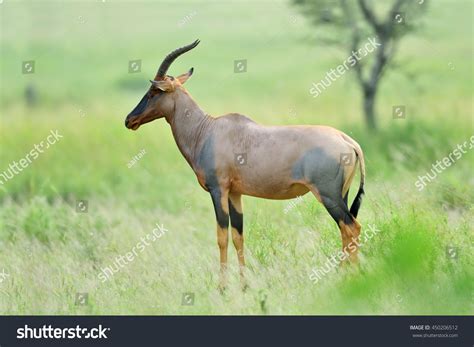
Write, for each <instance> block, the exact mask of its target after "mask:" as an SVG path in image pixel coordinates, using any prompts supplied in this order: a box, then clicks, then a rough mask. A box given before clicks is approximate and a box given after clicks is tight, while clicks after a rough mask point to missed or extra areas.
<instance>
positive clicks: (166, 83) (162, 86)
mask: <svg viewBox="0 0 474 347" xmlns="http://www.w3.org/2000/svg"><path fill="white" fill-rule="evenodd" d="M150 82H151V84H152V85H153V87H155V88H157V89H159V90H162V91H164V92H169V91H172V90H174V88H173V83H172V82H171V81H170V80H168V79H165V80H159V81H152V80H150Z"/></svg>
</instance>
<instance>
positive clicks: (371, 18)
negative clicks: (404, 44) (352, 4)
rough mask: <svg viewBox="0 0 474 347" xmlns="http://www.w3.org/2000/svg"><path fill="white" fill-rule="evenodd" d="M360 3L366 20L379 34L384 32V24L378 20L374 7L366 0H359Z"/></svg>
mask: <svg viewBox="0 0 474 347" xmlns="http://www.w3.org/2000/svg"><path fill="white" fill-rule="evenodd" d="M358 3H359V7H360V9H361V11H362V14H363V15H364V18H365V20H366V21H367V22H368V23H369V24H370V25H371V26H372V27H373V28H374V30H375V32H376V33H377V34H382V33H383V26H382V25H381V24H380V23H379V22H378V20H377V18H376V17H375V13H374V12H373V11H372V9H371V8H370V7H369V6H368V5H367V3H366V2H365V0H359V1H358Z"/></svg>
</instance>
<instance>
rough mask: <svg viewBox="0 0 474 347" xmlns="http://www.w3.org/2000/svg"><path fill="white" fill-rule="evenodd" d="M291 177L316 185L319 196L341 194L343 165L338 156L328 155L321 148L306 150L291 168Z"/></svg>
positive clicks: (332, 196) (331, 196)
mask: <svg viewBox="0 0 474 347" xmlns="http://www.w3.org/2000/svg"><path fill="white" fill-rule="evenodd" d="M292 177H293V178H294V179H296V180H303V181H306V182H308V183H310V184H312V185H313V186H315V187H316V189H317V190H318V192H319V194H320V195H321V197H323V196H328V197H330V198H335V197H336V196H340V195H341V190H342V185H343V182H344V167H343V166H342V165H341V163H340V159H339V158H334V157H333V156H330V155H328V154H327V153H326V152H325V151H324V150H323V149H322V148H313V149H311V150H309V151H307V152H306V153H305V154H304V155H303V157H302V158H301V159H300V160H298V161H297V162H296V163H295V165H294V166H293V169H292Z"/></svg>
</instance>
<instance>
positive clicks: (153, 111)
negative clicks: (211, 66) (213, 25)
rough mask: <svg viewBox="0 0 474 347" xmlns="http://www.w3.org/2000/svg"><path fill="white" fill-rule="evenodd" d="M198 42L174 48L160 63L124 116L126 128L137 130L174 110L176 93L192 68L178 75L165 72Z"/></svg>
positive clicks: (191, 72)
mask: <svg viewBox="0 0 474 347" xmlns="http://www.w3.org/2000/svg"><path fill="white" fill-rule="evenodd" d="M198 44H199V40H196V41H194V42H193V43H191V44H189V45H187V46H184V47H181V48H178V49H175V50H174V51H173V52H171V53H170V54H168V55H167V56H166V58H165V59H164V60H163V62H162V63H161V65H160V67H159V69H158V72H157V74H156V76H155V78H154V79H153V81H152V80H150V82H151V85H150V88H149V89H148V91H147V92H146V93H145V95H144V96H143V98H142V99H141V100H140V102H139V103H138V105H137V106H135V108H134V109H133V110H132V112H130V113H129V115H128V116H127V117H126V118H125V126H126V127H127V128H128V129H132V130H137V129H138V128H139V127H140V125H142V124H145V123H148V122H151V121H153V120H155V119H158V118H162V117H165V116H167V115H170V114H172V113H173V111H174V110H175V102H176V94H177V93H179V92H182V91H183V90H184V88H183V87H182V85H183V84H184V83H185V82H186V81H187V80H188V79H189V77H191V75H192V74H193V68H191V69H190V70H189V71H188V72H186V73H184V74H182V75H179V76H178V77H176V78H175V77H173V76H169V75H167V74H166V72H167V71H168V68H169V67H170V65H171V64H172V63H173V61H174V60H175V59H176V58H178V57H179V56H180V55H182V54H184V53H186V52H188V51H190V50H191V49H193V48H194V47H196V46H197V45H198Z"/></svg>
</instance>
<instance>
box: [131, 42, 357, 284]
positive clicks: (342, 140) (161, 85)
mask: <svg viewBox="0 0 474 347" xmlns="http://www.w3.org/2000/svg"><path fill="white" fill-rule="evenodd" d="M198 44H199V40H196V41H195V42H193V43H192V44H190V45H187V46H184V47H181V48H178V49H176V50H174V51H173V52H171V53H170V54H168V56H166V58H165V59H164V60H163V62H162V63H161V65H160V67H159V69H158V73H157V74H156V76H155V78H154V80H153V81H150V82H151V86H150V89H149V90H148V91H147V93H146V94H145V96H143V98H142V99H141V101H140V102H139V103H138V105H137V106H136V107H135V108H134V109H133V111H132V112H130V114H129V115H128V116H127V118H126V119H125V126H126V127H127V128H129V129H132V130H137V129H138V128H139V127H140V126H141V125H142V124H145V123H148V122H151V121H152V120H155V119H158V118H163V117H164V118H165V119H166V121H167V122H168V123H169V124H170V126H171V130H172V132H173V136H174V139H175V141H176V144H177V145H178V148H179V150H180V151H181V153H182V154H183V156H184V158H185V159H186V161H187V162H188V163H189V165H190V166H191V168H192V169H193V171H194V172H195V174H196V176H197V179H198V181H199V184H200V185H201V187H202V188H203V189H204V190H206V191H207V192H209V193H210V195H211V198H212V202H213V204H214V210H215V213H216V220H217V243H218V245H219V250H220V269H221V270H220V273H221V276H220V287H221V288H224V287H225V282H226V278H225V277H226V276H225V273H226V267H227V245H228V237H229V233H228V227H229V218H230V225H231V229H232V241H233V243H234V246H235V249H236V251H237V257H238V261H239V265H240V274H241V277H242V279H243V269H244V266H245V259H244V236H243V210H242V195H250V196H255V197H259V198H265V199H292V198H295V197H298V196H301V195H303V194H306V193H307V192H309V191H311V192H312V193H313V194H314V196H315V197H316V198H317V199H318V200H319V201H320V202H321V203H322V204H323V205H324V207H325V208H326V209H327V211H328V212H329V214H330V215H331V217H332V218H333V219H334V220H335V221H336V223H337V224H338V226H339V229H340V231H341V237H342V247H343V251H344V252H345V253H346V255H348V259H349V260H350V261H357V251H358V237H359V234H360V229H361V226H360V224H359V223H358V222H357V220H356V217H357V212H358V210H359V207H360V205H361V200H362V195H363V194H364V177H365V168H364V155H363V153H362V150H361V148H360V146H359V145H358V144H357V142H355V141H354V140H353V139H352V138H350V137H349V136H347V135H346V134H344V133H343V132H341V131H339V130H336V129H334V128H331V127H327V126H307V125H306V126H305V125H294V126H264V125H260V124H257V123H255V122H254V121H252V120H251V119H249V118H247V117H245V116H243V115H240V114H238V113H231V114H227V115H224V116H221V117H218V118H214V117H211V116H209V115H207V114H206V113H205V112H204V111H203V110H201V108H200V107H199V106H198V105H197V104H196V102H195V101H194V100H193V98H192V97H191V96H190V95H189V93H188V92H187V91H186V89H184V87H183V84H184V83H185V82H186V81H187V80H188V79H189V77H191V75H192V74H193V69H192V68H191V69H190V70H189V71H188V72H186V73H184V74H182V75H180V76H178V77H172V76H169V75H167V74H166V72H167V71H168V68H169V67H170V65H171V63H172V62H173V61H174V60H175V59H176V58H178V57H179V56H180V55H182V54H183V53H186V52H188V51H189V50H191V49H193V48H194V47H196V46H197V45H198ZM357 166H359V167H360V187H359V191H358V192H357V195H356V197H355V199H354V202H353V203H352V206H351V208H350V209H349V207H348V204H347V197H348V194H349V187H350V185H351V182H352V179H353V178H354V175H355V173H356V170H357ZM353 241H355V242H353Z"/></svg>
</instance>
